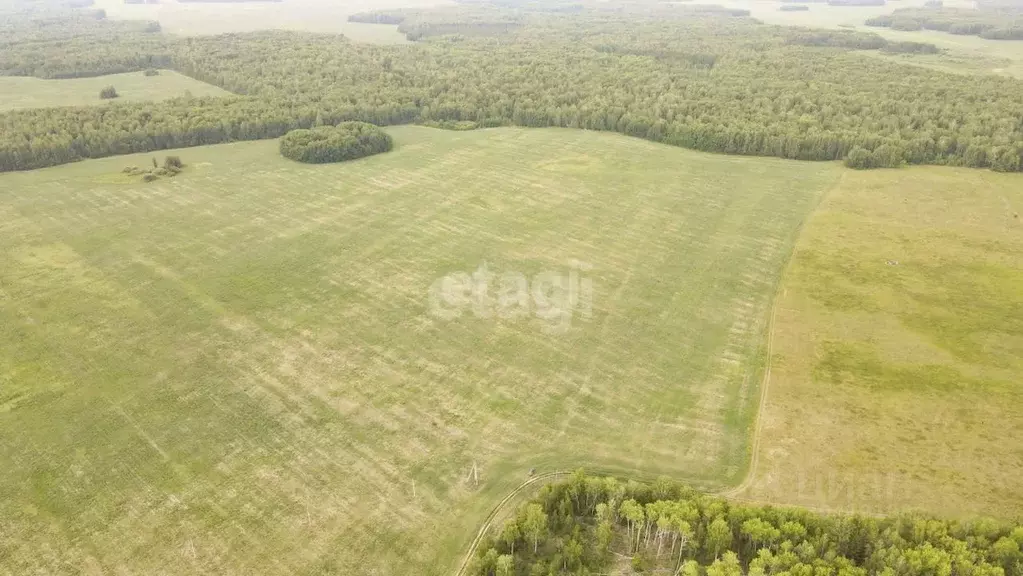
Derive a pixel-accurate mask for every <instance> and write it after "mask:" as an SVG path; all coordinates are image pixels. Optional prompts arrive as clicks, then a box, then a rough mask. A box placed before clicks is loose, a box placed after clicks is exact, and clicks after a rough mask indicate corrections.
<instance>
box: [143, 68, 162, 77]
mask: <svg viewBox="0 0 1023 576" xmlns="http://www.w3.org/2000/svg"><path fill="white" fill-rule="evenodd" d="M142 75H143V76H159V75H160V71H159V70H157V69H156V68H147V69H146V71H145V72H143V73H142Z"/></svg>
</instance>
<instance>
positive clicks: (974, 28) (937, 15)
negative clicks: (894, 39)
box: [866, 5, 1023, 40]
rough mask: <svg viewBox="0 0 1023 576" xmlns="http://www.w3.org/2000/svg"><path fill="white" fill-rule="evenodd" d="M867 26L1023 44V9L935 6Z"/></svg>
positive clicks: (898, 13) (909, 10) (903, 12)
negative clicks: (933, 32)
mask: <svg viewBox="0 0 1023 576" xmlns="http://www.w3.org/2000/svg"><path fill="white" fill-rule="evenodd" d="M866 24H867V26H879V27H884V28H891V29H893V30H905V31H915V30H940V31H942V32H948V33H950V34H960V35H969V36H980V37H981V38H987V39H989V40H1023V7H1021V8H1000V9H994V8H988V9H981V10H973V9H966V8H945V7H942V6H940V5H932V6H929V7H923V8H903V9H901V10H896V11H895V12H893V13H892V14H891V15H883V16H875V17H873V18H869V19H867V22H866Z"/></svg>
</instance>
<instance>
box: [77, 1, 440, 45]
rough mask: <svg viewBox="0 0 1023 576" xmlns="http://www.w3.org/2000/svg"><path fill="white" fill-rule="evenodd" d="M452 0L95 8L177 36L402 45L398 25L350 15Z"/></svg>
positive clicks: (101, 4) (107, 3) (114, 3)
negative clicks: (269, 36) (299, 34)
mask: <svg viewBox="0 0 1023 576" xmlns="http://www.w3.org/2000/svg"><path fill="white" fill-rule="evenodd" d="M450 3H451V1H450V0H374V1H373V2H370V1H368V0H336V1H331V0H287V1H284V2H224V3H217V2H184V3H182V2H177V1H174V0H169V1H166V0H165V1H164V2H161V3H158V4H125V3H124V2H122V1H121V0H97V2H96V4H95V5H96V7H98V8H103V9H104V10H106V11H107V16H108V17H110V18H112V19H119V20H156V21H158V22H160V25H161V27H162V28H163V29H164V31H166V32H170V33H172V34H181V35H188V36H193V35H200V34H225V33H230V32H252V31H256V30H268V29H277V30H302V31H306V32H321V33H325V34H338V33H340V34H344V35H345V36H347V37H348V38H350V39H351V40H353V41H355V42H365V43H372V44H405V43H407V42H408V41H407V40H406V39H405V35H404V34H402V33H400V32H398V27H397V26H388V25H382V24H363V23H359V22H349V21H348V16H350V15H352V14H355V13H357V12H365V11H369V10H390V9H396V8H429V7H432V6H439V5H443V4H450Z"/></svg>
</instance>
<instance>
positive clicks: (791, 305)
mask: <svg viewBox="0 0 1023 576" xmlns="http://www.w3.org/2000/svg"><path fill="white" fill-rule="evenodd" d="M1020 212H1023V179H1021V178H1020V176H1019V175H1006V174H995V173H991V172H982V171H976V170H966V169H954V168H908V169H903V170H896V171H891V170H885V171H874V172H847V173H846V174H845V175H844V177H843V178H842V180H841V183H840V185H839V186H838V187H837V188H836V189H835V190H834V191H833V192H831V193H830V195H829V197H828V198H827V200H826V201H825V203H824V204H823V205H822V207H821V209H820V211H819V212H817V213H816V214H815V215H814V217H813V218H812V219H811V220H810V221H809V223H808V224H807V227H806V229H805V231H804V233H803V235H802V236H801V237H800V240H799V244H798V246H797V250H796V253H795V257H794V259H793V262H792V265H791V268H790V270H789V271H788V273H787V275H786V277H785V280H784V283H783V292H782V294H781V296H780V301H779V304H778V310H777V318H776V328H775V331H774V332H775V337H774V353H775V354H774V360H773V362H772V371H771V383H770V385H769V388H768V396H767V404H766V408H765V412H764V415H763V418H764V430H763V436H762V437H761V449H760V458H759V464H758V469H757V473H756V475H755V481H754V485H753V488H752V489H751V490H750V491H749V493H748V494H747V496H750V497H753V498H756V499H761V500H768V501H771V502H774V503H783V504H798V505H805V506H816V507H822V508H841V509H857V510H866V511H872V512H892V511H901V510H923V511H926V512H929V513H935V514H940V515H944V516H972V515H976V514H986V515H992V516H999V517H1007V518H1018V517H1020V516H1021V515H1023V497H1021V494H1023V445H1021V444H1020V443H1019V442H1017V441H1015V440H1014V439H1015V438H1019V437H1020V434H1021V433H1023V405H1021V404H1020V402H1019V383H1020V380H1019V374H1020V372H1021V370H1023V220H1021V219H1020V218H1021V216H1019V213H1020Z"/></svg>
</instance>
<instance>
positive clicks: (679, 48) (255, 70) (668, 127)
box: [0, 2, 1023, 171]
mask: <svg viewBox="0 0 1023 576" xmlns="http://www.w3.org/2000/svg"><path fill="white" fill-rule="evenodd" d="M535 6H536V5H535V4H532V3H528V2H526V3H521V5H519V4H516V5H515V8H514V9H512V8H503V7H500V6H496V5H493V4H487V3H479V4H471V5H459V6H455V7H451V8H445V9H436V10H427V11H418V12H410V13H408V15H407V17H405V18H403V20H402V24H401V25H402V26H408V27H409V30H413V29H414V30H415V31H416V34H422V40H421V41H420V42H418V43H416V44H413V45H410V46H378V45H361V44H353V43H351V42H349V41H347V40H346V39H345V38H344V37H341V36H335V35H317V34H307V33H299V32H283V31H275V32H254V33H243V34H225V35H221V36H215V37H192V38H181V37H175V36H170V35H165V34H163V33H160V32H158V31H157V32H154V31H152V29H151V27H150V26H148V25H145V24H144V23H137V22H136V23H123V22H108V21H106V20H103V19H95V18H82V17H81V16H74V17H67V18H64V19H62V18H58V17H55V16H52V15H46V16H45V17H43V16H38V15H29V16H26V18H28V21H29V22H32V24H31V25H22V26H12V27H10V28H8V29H7V30H9V31H10V33H11V34H12V36H9V37H5V40H4V41H0V44H2V46H0V73H4V74H13V75H32V76H39V77H49V78H55V77H75V76H83V75H97V74H107V73H114V72H124V71H135V70H137V71H142V70H146V69H149V68H167V69H173V70H176V71H178V72H180V73H183V74H185V75H188V76H191V77H193V78H196V79H198V80H201V81H204V82H208V83H210V84H214V85H216V86H219V87H221V88H224V89H226V90H228V91H231V92H234V93H236V94H238V95H239V96H236V97H227V98H216V99H214V98H201V99H200V98H179V99H174V100H168V101H164V102H158V103H152V102H151V103H129V102H117V103H115V104H112V105H109V106H106V107H104V108H103V109H102V110H97V109H95V108H88V107H82V108H54V109H35V110H18V111H12V112H8V113H5V114H2V115H0V171H8V170H27V169H34V168H40V167H44V166H52V165H55V164H61V163H64V162H70V161H75V160H78V159H83V158H98V157H103V156H110V155H114V154H126V153H133V152H148V151H154V150H161V149H168V148H177V147H184V146H197V145H204V144H216V143H221V142H229V141H234V140H251V139H262V138H277V137H280V136H282V135H284V134H285V133H287V132H289V131H291V130H295V129H309V128H313V127H314V126H318V125H336V124H338V123H341V122H346V121H361V122H369V123H372V124H376V125H380V126H384V125H392V124H404V123H420V124H427V125H433V126H444V127H448V126H456V127H469V126H480V127H491V126H508V125H517V126H536V127H541V126H561V127H571V128H581V129H590V130H608V131H616V132H620V133H623V134H627V135H631V136H636V137H639V138H645V139H648V140H652V141H655V142H662V143H665V144H670V145H675V146H683V147H687V148H694V149H698V150H704V151H708V152H719V153H728V154H744V155H758V156H777V157H781V158H789V159H798V160H844V159H846V157H847V156H848V155H849V153H850V151H851V150H853V149H854V148H857V147H858V148H861V149H863V150H864V151H866V152H867V153H870V154H871V155H872V157H874V156H877V154H874V153H875V152H876V151H878V150H881V151H882V152H883V156H884V158H886V159H891V160H890V162H892V163H896V164H901V163H909V164H943V165H953V166H973V167H990V168H994V169H998V170H1007V171H1018V170H1020V169H1021V168H1020V167H1021V165H1023V124H1021V123H1020V121H1019V111H1020V110H1021V109H1023V82H1021V81H1019V80H1016V79H1012V78H1003V77H995V76H983V77H975V78H970V79H969V80H965V79H964V78H963V77H961V76H955V75H951V74H947V73H942V72H938V71H934V70H928V69H924V68H919V67H912V66H905V65H900V64H896V63H893V62H889V61H885V60H881V59H876V58H867V57H864V56H863V55H861V54H858V53H857V52H856V51H858V50H890V51H900V52H901V51H912V52H931V51H933V47H932V46H931V45H928V44H922V43H894V42H889V41H887V40H885V39H884V38H881V37H880V36H878V35H876V34H870V33H863V32H856V31H849V30H809V29H801V28H783V27H777V26H769V25H765V24H762V23H759V22H757V21H756V20H753V19H751V18H748V17H744V16H741V15H733V14H732V13H730V12H727V11H725V12H722V11H720V10H718V11H709V12H708V11H707V10H709V9H708V8H706V7H705V6H702V5H693V6H677V5H675V4H664V3H653V4H645V5H633V4H623V5H621V6H616V7H615V8H614V9H611V8H608V9H604V8H600V7H599V6H603V4H596V5H595V6H598V7H597V8H593V7H591V6H589V5H587V6H586V7H585V8H580V7H579V6H576V5H574V4H565V5H562V4H560V3H554V5H553V8H550V9H549V10H546V11H544V10H542V9H540V8H536V7H535ZM387 14H388V16H389V17H390V16H393V15H394V13H390V12H389V13H387ZM360 17H364V18H367V19H370V18H373V16H372V15H371V14H370V15H362V16H360ZM885 162H886V163H887V162H889V160H885Z"/></svg>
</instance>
